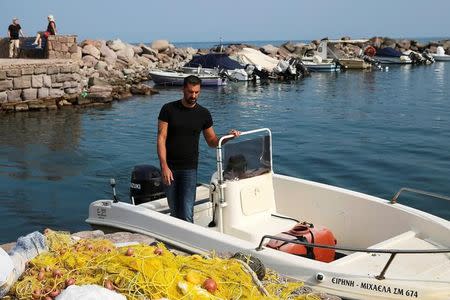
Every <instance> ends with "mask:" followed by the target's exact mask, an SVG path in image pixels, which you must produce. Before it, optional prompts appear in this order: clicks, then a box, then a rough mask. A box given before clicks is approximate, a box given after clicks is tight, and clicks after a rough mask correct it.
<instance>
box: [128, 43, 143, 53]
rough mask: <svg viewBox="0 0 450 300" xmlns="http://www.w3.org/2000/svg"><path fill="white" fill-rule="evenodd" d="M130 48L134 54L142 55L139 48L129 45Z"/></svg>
mask: <svg viewBox="0 0 450 300" xmlns="http://www.w3.org/2000/svg"><path fill="white" fill-rule="evenodd" d="M130 46H131V48H133V51H134V54H136V55H141V54H142V48H141V47H139V46H134V45H130Z"/></svg>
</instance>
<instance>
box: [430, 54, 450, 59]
mask: <svg viewBox="0 0 450 300" xmlns="http://www.w3.org/2000/svg"><path fill="white" fill-rule="evenodd" d="M432 56H433V58H434V60H435V61H450V55H447V54H444V55H437V54H433V55H432Z"/></svg>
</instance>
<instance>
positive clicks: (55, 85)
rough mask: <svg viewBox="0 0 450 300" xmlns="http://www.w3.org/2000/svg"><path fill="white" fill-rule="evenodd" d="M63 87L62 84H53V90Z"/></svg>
mask: <svg viewBox="0 0 450 300" xmlns="http://www.w3.org/2000/svg"><path fill="white" fill-rule="evenodd" d="M63 85H64V84H63V83H62V82H52V88H62V87H63Z"/></svg>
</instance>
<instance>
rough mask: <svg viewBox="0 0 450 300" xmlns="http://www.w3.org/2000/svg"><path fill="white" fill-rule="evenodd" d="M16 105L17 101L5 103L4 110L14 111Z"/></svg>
mask: <svg viewBox="0 0 450 300" xmlns="http://www.w3.org/2000/svg"><path fill="white" fill-rule="evenodd" d="M15 105H16V104H15V103H9V102H6V103H3V104H2V110H4V111H9V112H12V111H14V106H15Z"/></svg>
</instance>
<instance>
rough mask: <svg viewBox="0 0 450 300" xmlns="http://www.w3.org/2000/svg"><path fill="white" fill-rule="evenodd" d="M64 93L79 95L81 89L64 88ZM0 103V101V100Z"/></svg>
mask: <svg viewBox="0 0 450 300" xmlns="http://www.w3.org/2000/svg"><path fill="white" fill-rule="evenodd" d="M64 92H65V93H66V94H79V93H81V89H80V88H78V87H74V88H66V89H64ZM0 101H1V100H0Z"/></svg>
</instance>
